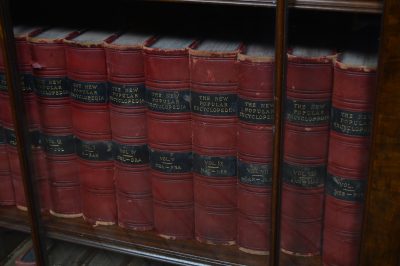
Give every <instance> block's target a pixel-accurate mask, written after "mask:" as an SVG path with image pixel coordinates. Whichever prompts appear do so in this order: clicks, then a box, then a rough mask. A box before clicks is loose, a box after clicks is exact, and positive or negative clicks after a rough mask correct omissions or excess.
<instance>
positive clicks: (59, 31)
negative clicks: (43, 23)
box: [35, 28, 76, 40]
mask: <svg viewBox="0 0 400 266" xmlns="http://www.w3.org/2000/svg"><path fill="white" fill-rule="evenodd" d="M74 31H76V30H74V29H71V28H50V29H48V30H45V31H43V32H41V33H39V34H38V35H36V36H35V39H47V40H56V39H57V40H58V39H64V38H67V37H68V36H69V35H70V34H71V33H72V32H74Z"/></svg>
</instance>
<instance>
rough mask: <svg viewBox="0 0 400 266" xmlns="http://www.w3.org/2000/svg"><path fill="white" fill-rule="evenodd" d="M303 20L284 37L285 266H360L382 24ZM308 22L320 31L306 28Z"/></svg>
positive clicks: (369, 19)
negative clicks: (286, 40) (286, 41)
mask: <svg viewBox="0 0 400 266" xmlns="http://www.w3.org/2000/svg"><path fill="white" fill-rule="evenodd" d="M305 14H306V13H303V14H301V13H299V14H295V15H294V18H293V20H292V23H294V24H295V25H296V32H294V31H291V32H290V33H292V34H293V35H289V38H290V49H289V51H288V65H287V84H286V106H285V116H284V117H285V118H284V119H285V120H284V139H283V141H284V144H283V164H282V176H281V178H282V209H281V213H282V215H281V250H282V253H283V255H282V264H283V265H302V264H304V263H306V264H307V263H310V264H311V263H314V264H323V265H343V266H344V265H349V266H350V265H357V262H358V256H359V250H360V244H361V243H360V241H361V228H362V213H363V207H364V196H365V188H366V182H367V175H368V158H369V144H370V135H371V120H372V110H373V96H374V94H375V88H376V67H377V49H376V48H377V39H376V37H377V33H378V32H377V31H376V27H377V25H379V24H373V23H378V21H377V20H376V19H377V17H374V16H369V17H368V16H365V17H359V18H354V15H346V14H340V17H341V18H342V19H343V21H344V22H343V23H351V22H350V21H351V20H353V23H355V24H357V25H358V23H360V24H363V25H365V26H363V27H361V28H356V27H349V29H347V30H343V28H341V27H340V26H339V25H338V24H329V22H326V21H329V20H327V19H326V18H325V17H324V18H322V16H315V17H311V18H310V20H307V18H305V17H304V15H305ZM336 15H337V14H336ZM329 16H333V14H328V15H327V17H329ZM300 19H302V21H300ZM311 19H316V20H320V21H321V23H322V24H323V25H321V27H315V28H314V29H313V30H310V28H309V27H310V23H315V21H313V22H311ZM371 28H372V29H371ZM367 40H368V41H369V42H368V41H367ZM365 42H368V43H369V44H370V47H366V46H365Z"/></svg>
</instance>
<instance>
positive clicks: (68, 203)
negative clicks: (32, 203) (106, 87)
mask: <svg viewBox="0 0 400 266" xmlns="http://www.w3.org/2000/svg"><path fill="white" fill-rule="evenodd" d="M31 51H32V65H33V75H34V81H35V92H36V99H37V104H38V107H39V117H40V131H41V141H42V145H43V148H44V153H45V157H46V158H45V163H46V164H47V169H48V176H49V178H48V181H47V182H48V183H49V184H50V194H51V199H52V206H51V209H50V213H52V214H54V215H56V216H62V217H76V216H80V215H81V203H80V196H79V193H80V192H79V191H80V189H79V181H78V180H77V178H76V176H77V165H76V156H75V148H74V136H73V131H72V120H71V104H70V101H71V100H70V97H69V87H68V83H67V69H66V59H65V44H64V43H63V42H62V41H44V40H42V41H40V42H35V41H31ZM66 173H68V174H70V176H66ZM42 182H43V183H45V181H44V180H43V181H42ZM44 189H45V188H44V185H43V190H44Z"/></svg>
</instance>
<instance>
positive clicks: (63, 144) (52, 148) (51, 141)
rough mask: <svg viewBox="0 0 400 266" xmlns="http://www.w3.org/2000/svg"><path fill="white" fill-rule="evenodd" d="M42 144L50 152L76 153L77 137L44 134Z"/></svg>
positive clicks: (57, 153) (59, 153)
mask: <svg viewBox="0 0 400 266" xmlns="http://www.w3.org/2000/svg"><path fill="white" fill-rule="evenodd" d="M42 144H43V146H44V149H45V151H46V152H47V153H49V154H56V155H65V154H73V153H75V138H74V136H73V135H65V136H50V135H45V134H43V135H42Z"/></svg>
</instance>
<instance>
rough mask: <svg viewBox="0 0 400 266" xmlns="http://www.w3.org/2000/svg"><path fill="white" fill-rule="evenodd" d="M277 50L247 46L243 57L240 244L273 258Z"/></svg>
mask: <svg viewBox="0 0 400 266" xmlns="http://www.w3.org/2000/svg"><path fill="white" fill-rule="evenodd" d="M273 56H274V50H273V48H271V47H270V46H267V45H261V44H255V43H252V44H249V45H247V46H246V49H245V51H244V52H243V53H241V54H239V56H238V59H239V94H238V116H239V123H238V138H237V143H238V144H237V151H238V185H237V208H238V216H237V219H238V220H237V230H238V233H237V244H238V246H239V249H241V250H243V251H245V252H248V253H252V254H258V255H266V254H268V253H269V246H270V238H269V236H270V229H271V223H270V219H271V177H272V176H271V174H272V171H271V170H272V141H273V136H272V124H273V120H274V104H273V89H272V86H273V69H274V57H273Z"/></svg>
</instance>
